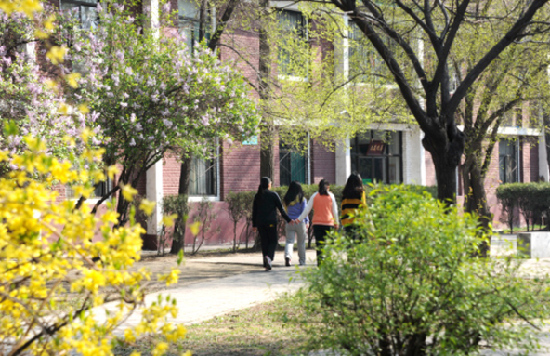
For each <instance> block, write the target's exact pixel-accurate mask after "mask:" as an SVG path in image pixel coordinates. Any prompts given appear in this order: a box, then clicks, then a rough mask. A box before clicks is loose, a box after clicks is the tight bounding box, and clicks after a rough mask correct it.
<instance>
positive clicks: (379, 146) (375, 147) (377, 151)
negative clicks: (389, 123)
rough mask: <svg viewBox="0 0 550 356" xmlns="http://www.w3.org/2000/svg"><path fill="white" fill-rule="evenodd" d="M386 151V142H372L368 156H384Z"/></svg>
mask: <svg viewBox="0 0 550 356" xmlns="http://www.w3.org/2000/svg"><path fill="white" fill-rule="evenodd" d="M385 149H386V144H385V143H384V141H380V140H372V141H371V142H370V143H369V148H368V149H367V156H370V155H381V154H384V152H385Z"/></svg>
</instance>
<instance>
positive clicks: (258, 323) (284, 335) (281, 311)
mask: <svg viewBox="0 0 550 356" xmlns="http://www.w3.org/2000/svg"><path fill="white" fill-rule="evenodd" d="M299 320H302V313H301V309H300V307H299V306H298V304H297V301H296V300H295V299H294V298H293V297H283V298H280V299H277V300H275V301H272V302H268V303H264V304H260V305H257V306H254V307H251V308H248V309H244V310H239V311H235V312H233V313H230V314H226V315H223V316H220V317H217V318H214V319H211V320H208V321H206V322H204V323H201V324H195V325H190V326H188V327H187V336H186V338H185V339H183V340H181V341H179V342H178V345H177V346H175V345H173V346H171V347H170V349H169V350H170V351H169V352H168V353H167V355H181V353H183V352H184V351H186V350H190V351H191V352H192V354H193V355H198V356H231V355H235V356H236V355H239V356H241V355H242V356H260V355H272V356H275V355H300V354H301V351H300V349H301V347H303V346H304V345H305V343H306V333H305V331H304V330H303V329H302V328H301V327H300V322H299ZM160 341H163V340H162V339H161V338H154V339H150V340H147V341H141V342H140V343H138V344H136V345H133V346H130V345H121V346H119V347H117V349H116V350H115V351H114V352H115V354H116V355H120V356H128V355H130V354H131V353H132V351H139V352H141V354H142V355H147V356H148V355H151V353H150V350H151V348H152V346H153V345H155V344H156V343H157V342H160Z"/></svg>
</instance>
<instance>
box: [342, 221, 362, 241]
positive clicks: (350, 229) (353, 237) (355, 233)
mask: <svg viewBox="0 0 550 356" xmlns="http://www.w3.org/2000/svg"><path fill="white" fill-rule="evenodd" d="M344 231H345V232H346V235H347V236H348V238H349V240H350V242H354V243H356V244H358V243H361V241H362V238H361V236H360V235H359V226H357V225H346V226H344Z"/></svg>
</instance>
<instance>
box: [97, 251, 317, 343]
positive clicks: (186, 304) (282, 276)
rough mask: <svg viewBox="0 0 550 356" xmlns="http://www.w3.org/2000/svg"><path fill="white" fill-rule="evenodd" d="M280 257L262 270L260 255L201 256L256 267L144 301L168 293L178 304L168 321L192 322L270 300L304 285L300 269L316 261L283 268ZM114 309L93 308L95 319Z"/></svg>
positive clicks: (111, 306) (134, 318) (137, 317)
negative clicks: (300, 265)
mask: <svg viewBox="0 0 550 356" xmlns="http://www.w3.org/2000/svg"><path fill="white" fill-rule="evenodd" d="M308 252H309V251H308ZM312 255H313V254H312ZM282 258H283V257H282V253H280V254H279V255H278V256H276V260H275V263H274V265H273V269H272V270H271V271H265V270H264V269H263V268H262V265H261V262H260V261H261V258H260V254H258V255H251V256H245V257H243V256H240V257H238V259H237V258H235V257H233V256H223V257H210V258H204V259H200V261H201V262H204V263H224V264H227V263H238V264H257V266H258V270H257V271H253V272H248V273H243V274H237V275H234V276H231V277H225V278H221V279H216V280H210V281H206V282H199V283H193V284H189V285H184V286H181V287H178V288H177V289H167V290H163V291H161V292H157V293H151V294H149V295H147V296H146V298H145V302H146V303H147V304H148V305H150V303H152V302H154V301H157V300H158V296H159V295H161V296H167V295H169V296H171V297H172V298H175V299H176V300H177V305H178V315H177V317H176V318H170V319H169V322H174V323H182V324H192V323H200V322H203V321H206V320H208V319H211V318H213V317H216V316H219V315H223V314H226V313H229V312H232V311H235V310H239V309H244V308H248V307H251V306H254V305H257V304H260V303H264V302H267V301H271V300H274V299H276V298H277V297H279V296H281V295H282V294H284V293H287V292H295V291H296V290H298V288H300V287H301V286H303V285H304V283H303V282H302V281H301V279H300V274H299V268H311V267H313V266H315V265H316V262H315V260H309V261H308V264H307V265H306V266H304V267H296V266H292V267H284V265H283V262H282V261H281V260H282ZM294 260H295V261H297V260H298V256H295V258H294ZM115 308H116V306H115V304H114V303H108V304H106V305H104V306H102V307H100V308H96V309H95V310H94V313H95V314H96V316H97V320H98V321H103V320H105V317H106V315H105V314H106V313H105V310H115ZM140 319H141V314H140V313H134V314H133V315H132V316H131V317H130V318H128V320H126V322H125V323H124V324H122V325H121V327H120V328H118V329H117V330H116V331H115V333H114V334H115V335H122V330H124V329H125V328H126V327H130V326H134V325H136V324H138V323H139V321H140Z"/></svg>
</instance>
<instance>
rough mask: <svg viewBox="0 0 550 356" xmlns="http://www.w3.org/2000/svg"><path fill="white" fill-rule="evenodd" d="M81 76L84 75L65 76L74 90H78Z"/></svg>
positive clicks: (72, 74)
mask: <svg viewBox="0 0 550 356" xmlns="http://www.w3.org/2000/svg"><path fill="white" fill-rule="evenodd" d="M81 76H82V74H80V73H71V74H67V75H66V76H65V80H66V81H67V83H68V84H69V85H70V86H72V87H73V88H76V87H77V86H78V80H79V79H80V77H81Z"/></svg>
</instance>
